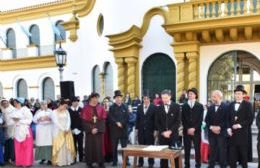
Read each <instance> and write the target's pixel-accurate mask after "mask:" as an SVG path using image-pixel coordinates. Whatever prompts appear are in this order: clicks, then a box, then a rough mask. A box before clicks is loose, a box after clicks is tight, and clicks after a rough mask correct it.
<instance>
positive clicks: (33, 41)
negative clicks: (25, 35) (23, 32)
mask: <svg viewBox="0 0 260 168" xmlns="http://www.w3.org/2000/svg"><path fill="white" fill-rule="evenodd" d="M29 31H30V33H31V37H30V39H29V40H30V45H35V46H36V47H38V55H40V48H39V47H40V29H39V26H38V25H35V24H34V25H32V26H31V27H30V30H29Z"/></svg>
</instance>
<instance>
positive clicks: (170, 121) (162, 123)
mask: <svg viewBox="0 0 260 168" xmlns="http://www.w3.org/2000/svg"><path fill="white" fill-rule="evenodd" d="M161 97H162V101H163V104H162V105H160V106H158V108H157V112H156V128H157V129H158V132H159V133H158V136H159V144H160V145H168V146H169V147H172V145H173V142H174V139H177V138H178V134H179V133H178V129H179V127H180V106H179V105H178V104H176V103H174V102H173V101H171V91H170V90H164V91H162V93H161ZM160 165H161V168H167V167H168V160H165V159H161V162H160ZM175 165H176V166H178V161H177V160H175Z"/></svg>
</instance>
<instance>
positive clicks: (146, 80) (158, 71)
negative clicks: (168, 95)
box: [142, 53, 176, 99]
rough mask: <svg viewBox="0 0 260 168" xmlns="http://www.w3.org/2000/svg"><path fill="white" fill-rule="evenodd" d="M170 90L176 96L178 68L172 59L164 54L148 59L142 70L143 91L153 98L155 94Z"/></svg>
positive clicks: (157, 54)
mask: <svg viewBox="0 0 260 168" xmlns="http://www.w3.org/2000/svg"><path fill="white" fill-rule="evenodd" d="M164 89H170V90H171V91H172V93H173V98H174V99H175V97H176V95H175V93H176V68H175V64H174V62H173V61H172V59H171V58H170V57H169V56H168V55H166V54H163V53H155V54H153V55H151V56H150V57H148V59H147V60H146V61H145V62H144V64H143V68H142V91H143V93H144V92H146V93H147V92H148V93H149V95H150V96H151V97H152V98H153V97H154V95H155V93H160V92H161V91H162V90H164Z"/></svg>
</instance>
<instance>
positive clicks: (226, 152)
mask: <svg viewBox="0 0 260 168" xmlns="http://www.w3.org/2000/svg"><path fill="white" fill-rule="evenodd" d="M187 92H188V101H187V102H186V103H184V104H183V105H182V110H180V106H179V105H178V104H176V103H174V102H173V101H171V92H170V91H169V90H164V91H163V92H162V93H161V98H162V104H161V105H159V106H157V107H156V106H154V105H151V103H150V98H149V96H148V95H144V96H143V102H144V103H143V104H142V105H141V106H139V107H138V112H137V121H136V129H137V133H138V142H139V144H144V145H153V144H154V139H155V138H156V137H158V138H159V144H160V145H169V146H170V147H174V146H175V144H176V141H177V140H178V136H179V131H178V129H179V127H180V125H182V126H183V133H182V134H183V141H184V155H185V161H184V163H185V168H190V167H191V166H190V151H191V146H192V144H193V145H194V149H195V162H196V163H195V167H196V168H199V167H201V151H200V145H201V126H202V122H203V120H204V119H203V117H204V107H203V105H202V104H200V103H199V102H198V101H197V98H198V91H197V89H195V88H192V89H189V90H188V91H187ZM245 94H246V91H245V90H244V87H243V86H242V85H239V86H237V88H236V89H235V90H234V95H235V101H234V102H232V103H231V104H225V103H224V102H223V101H222V97H223V95H222V93H221V92H220V91H214V92H213V93H212V101H213V105H211V106H210V107H209V108H208V110H207V111H208V112H207V114H206V118H205V121H206V126H207V129H208V132H209V133H208V137H209V145H210V159H209V168H214V166H215V164H216V162H218V163H219V164H220V167H221V168H225V167H227V165H228V164H229V165H230V167H231V168H236V167H237V163H238V161H240V162H241V165H242V167H243V168H247V153H248V137H249V128H250V125H251V123H252V121H253V110H252V105H251V104H250V103H249V102H247V101H244V100H243V97H244V96H245ZM153 121H154V124H153ZM157 131H158V132H157ZM176 162H177V161H176ZM148 164H149V167H153V164H154V161H153V159H148ZM160 164H161V167H162V168H167V167H168V162H167V160H161V163H160ZM176 165H178V163H176ZM142 166H143V158H140V159H139V167H142Z"/></svg>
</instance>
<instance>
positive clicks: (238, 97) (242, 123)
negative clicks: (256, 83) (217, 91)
mask: <svg viewBox="0 0 260 168" xmlns="http://www.w3.org/2000/svg"><path fill="white" fill-rule="evenodd" d="M234 94H235V101H234V102H232V103H231V104H230V106H229V117H228V129H227V130H228V134H229V136H230V143H229V158H230V168H236V167H237V161H238V159H239V156H240V157H241V164H242V167H243V168H247V153H248V134H249V133H248V130H249V126H250V123H252V120H253V107H252V105H251V103H249V102H247V101H244V100H243V98H244V96H245V95H246V91H245V89H244V86H243V85H238V86H237V87H236V89H235V90H234Z"/></svg>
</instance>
